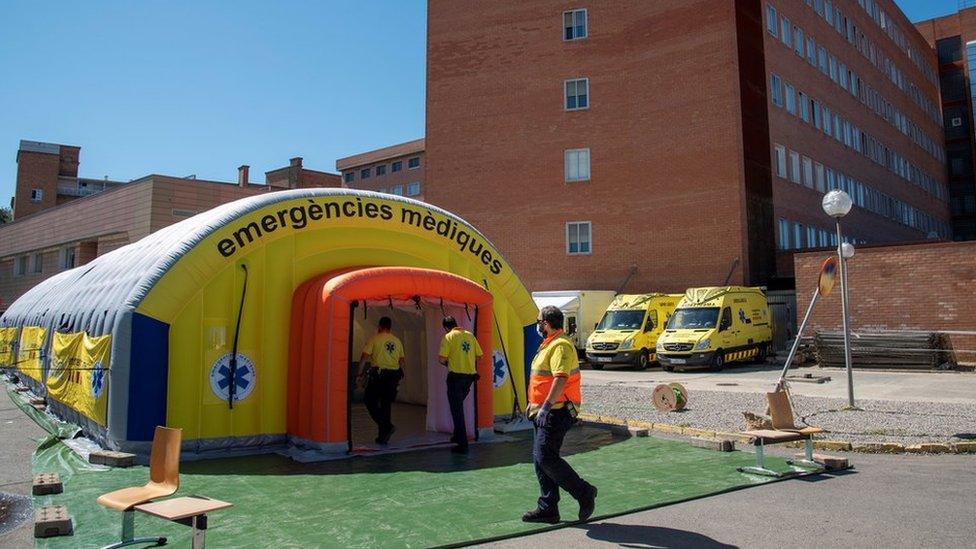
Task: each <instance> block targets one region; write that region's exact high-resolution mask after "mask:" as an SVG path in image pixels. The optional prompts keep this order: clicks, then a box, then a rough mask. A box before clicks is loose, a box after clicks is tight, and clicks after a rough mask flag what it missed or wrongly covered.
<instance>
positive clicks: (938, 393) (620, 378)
mask: <svg viewBox="0 0 976 549" xmlns="http://www.w3.org/2000/svg"><path fill="white" fill-rule="evenodd" d="M781 368H782V366H776V365H774V364H768V365H767V366H765V367H762V368H760V367H757V366H751V365H750V366H737V367H729V368H728V369H726V370H724V371H722V372H663V371H661V369H660V368H654V369H650V370H646V371H643V372H641V371H635V370H632V369H627V368H620V369H612V370H590V369H584V370H583V385H584V386H586V385H612V384H616V383H625V384H627V385H638V386H639V385H646V386H651V387H653V386H654V385H657V384H659V383H671V382H674V381H677V382H680V383H682V384H683V385H684V386H685V387H686V388H687V389H688V390H689V391H694V390H700V391H729V392H745V393H760V392H766V391H771V390H772V388H773V386H774V385H775V384H776V380H777V379H779V375H780V370H781ZM795 373H811V374H813V375H815V376H822V375H826V376H830V378H831V381H829V382H827V383H823V384H817V383H800V382H793V383H791V384H790V389H791V390H792V391H793V393H794V394H798V395H804V396H814V397H833V398H845V399H846V398H847V372H846V371H845V370H843V369H838V368H816V367H807V368H799V369H796V370H791V375H792V374H795ZM854 397H855V399H857V398H865V399H870V400H900V401H911V402H951V403H958V404H976V374H974V373H972V372H953V371H947V372H890V371H886V372H878V371H864V370H855V371H854Z"/></svg>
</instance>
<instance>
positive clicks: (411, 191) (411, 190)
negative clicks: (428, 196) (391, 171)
mask: <svg viewBox="0 0 976 549" xmlns="http://www.w3.org/2000/svg"><path fill="white" fill-rule="evenodd" d="M419 194H420V182H419V181H414V182H413V183H407V196H417V195H419Z"/></svg>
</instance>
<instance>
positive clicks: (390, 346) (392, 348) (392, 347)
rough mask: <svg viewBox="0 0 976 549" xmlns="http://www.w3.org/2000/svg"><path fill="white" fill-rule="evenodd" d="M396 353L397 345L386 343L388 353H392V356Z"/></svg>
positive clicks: (390, 342)
mask: <svg viewBox="0 0 976 549" xmlns="http://www.w3.org/2000/svg"><path fill="white" fill-rule="evenodd" d="M394 351H396V345H395V344H394V343H393V342H392V341H387V342H386V352H388V353H390V354H391V355H392V354H393V352H394Z"/></svg>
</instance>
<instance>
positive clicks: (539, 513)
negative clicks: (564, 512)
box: [522, 509, 559, 524]
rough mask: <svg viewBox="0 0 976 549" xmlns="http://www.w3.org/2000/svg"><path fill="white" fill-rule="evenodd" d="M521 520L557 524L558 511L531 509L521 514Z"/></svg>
mask: <svg viewBox="0 0 976 549" xmlns="http://www.w3.org/2000/svg"><path fill="white" fill-rule="evenodd" d="M522 522H543V523H546V524H558V523H559V511H543V510H542V509H533V510H531V511H529V512H528V513H526V514H524V515H522Z"/></svg>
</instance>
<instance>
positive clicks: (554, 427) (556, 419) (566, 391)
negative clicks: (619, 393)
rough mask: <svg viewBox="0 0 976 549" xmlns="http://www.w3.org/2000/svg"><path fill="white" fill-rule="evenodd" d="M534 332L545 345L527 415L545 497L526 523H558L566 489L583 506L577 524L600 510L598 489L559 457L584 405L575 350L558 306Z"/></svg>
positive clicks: (537, 359)
mask: <svg viewBox="0 0 976 549" xmlns="http://www.w3.org/2000/svg"><path fill="white" fill-rule="evenodd" d="M536 329H537V330H538V331H539V335H541V336H542V345H540V346H539V351H538V352H536V355H535V358H534V359H532V373H531V376H530V378H529V394H528V400H529V406H528V409H527V411H528V416H529V418H530V419H532V420H533V423H534V424H535V431H534V434H535V438H534V439H533V443H532V461H533V462H534V464H535V474H536V477H538V479H539V491H540V492H541V495H540V497H539V501H538V506H537V507H536V508H535V509H533V510H532V511H529V512H528V513H525V514H524V515H522V520H523V521H525V522H545V523H550V524H555V523H557V522H559V489H560V488H562V489H563V490H566V491H567V492H569V494H570V495H571V496H573V497H574V498H575V499H576V501H578V502H579V520H581V521H585V520H587V519H589V518H590V516H591V515H592V514H593V508H594V507H595V506H596V492H597V490H596V486H593V485H592V484H590V483H588V482H586V481H585V480H583V479H582V478H580V476H579V475H578V474H576V471H574V470H573V467H572V466H571V465H570V464H569V463H567V462H566V460H564V459H563V458H562V457H561V456H560V455H559V450H560V448H561V447H562V445H563V439H564V438H565V436H566V432H567V431H569V428H570V427H572V426H573V424H574V423H576V415H577V413H578V411H579V406H580V402H581V401H582V395H581V394H580V372H579V362H578V360H577V357H576V347H575V346H574V345H573V342H572V341H570V340H569V338H567V337H566V335H565V334H564V333H563V313H562V311H560V310H559V309H558V308H556V307H553V306H546V307H543V308H542V311H540V312H539V318H538V320H537V321H536Z"/></svg>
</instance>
